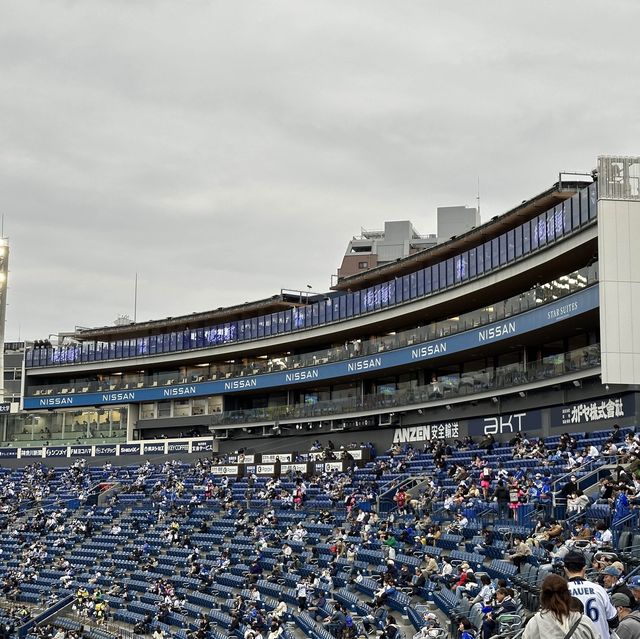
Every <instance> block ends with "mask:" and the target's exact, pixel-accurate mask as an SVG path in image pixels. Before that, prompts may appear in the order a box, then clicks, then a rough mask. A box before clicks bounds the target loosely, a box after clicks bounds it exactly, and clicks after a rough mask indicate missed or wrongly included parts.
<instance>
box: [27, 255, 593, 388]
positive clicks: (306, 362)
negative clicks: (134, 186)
mask: <svg viewBox="0 0 640 639" xmlns="http://www.w3.org/2000/svg"><path fill="white" fill-rule="evenodd" d="M597 282H598V264H597V263H595V264H592V265H591V266H587V267H584V268H582V269H580V270H578V271H575V272H573V273H569V274H568V275H565V276H562V277H559V278H557V279H555V280H553V281H551V282H547V283H545V284H542V285H540V286H537V287H536V288H535V289H533V290H530V291H526V292H524V293H521V294H519V295H515V296H513V297H510V298H508V299H505V300H500V301H498V302H495V303H493V304H491V305H488V306H486V307H484V308H481V309H478V310H474V311H470V312H468V313H464V314H462V315H460V316H456V317H452V318H449V319H444V320H441V321H438V322H432V323H430V324H428V325H427V326H419V327H416V328H411V329H409V330H405V331H398V332H397V333H396V334H394V335H387V336H384V337H381V338H372V339H369V340H354V341H351V342H347V343H346V344H344V345H342V346H339V347H335V348H328V349H322V350H317V351H311V352H308V353H304V354H301V355H289V356H282V357H270V358H265V359H256V360H255V361H252V362H248V363H245V364H215V365H214V364H212V365H209V366H207V367H197V368H194V369H192V370H193V372H192V373H190V374H188V375H185V374H180V373H179V372H178V371H173V372H167V373H156V374H154V375H144V374H136V375H131V374H127V373H125V374H124V375H117V376H114V375H111V376H107V377H105V378H103V379H101V381H95V380H79V381H75V382H73V381H69V382H66V383H63V384H49V385H29V386H28V388H27V393H26V394H27V395H28V396H38V395H57V394H62V395H65V394H69V393H92V392H112V391H122V390H134V389H137V388H148V387H154V386H168V385H172V384H186V383H197V382H204V381H216V380H219V379H227V378H235V377H246V376H251V375H260V374H266V373H273V372H281V371H286V370H295V369H299V368H306V367H309V366H317V365H318V364H327V363H331V362H339V361H344V360H348V359H351V358H354V357H363V356H370V355H377V354H379V353H382V352H386V351H391V350H395V349H398V348H404V347H406V346H412V345H414V344H421V343H423V342H427V341H431V340H435V339H440V338H442V337H447V336H449V335H455V334H457V333H461V332H463V331H467V330H470V329H473V328H477V327H479V326H484V325H486V324H491V323H493V322H497V321H500V320H503V319H507V318H510V317H513V316H515V315H519V314H521V313H524V312H526V311H529V310H531V309H534V308H538V307H540V306H544V305H545V304H548V303H550V302H556V301H557V300H559V299H562V298H564V297H567V296H568V295H572V294H573V293H577V292H579V291H581V290H583V289H585V288H588V287H589V286H592V285H593V284H597Z"/></svg>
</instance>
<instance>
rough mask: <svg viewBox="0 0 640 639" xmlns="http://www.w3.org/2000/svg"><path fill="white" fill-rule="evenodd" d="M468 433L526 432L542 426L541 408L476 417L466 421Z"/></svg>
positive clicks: (500, 433) (501, 433)
mask: <svg viewBox="0 0 640 639" xmlns="http://www.w3.org/2000/svg"><path fill="white" fill-rule="evenodd" d="M468 428H469V431H468V432H469V435H504V434H511V433H527V432H530V431H535V430H540V429H541V428H542V411H541V410H522V411H520V412H518V413H506V414H504V415H491V416H489V417H478V418H477V419H470V420H469V422H468Z"/></svg>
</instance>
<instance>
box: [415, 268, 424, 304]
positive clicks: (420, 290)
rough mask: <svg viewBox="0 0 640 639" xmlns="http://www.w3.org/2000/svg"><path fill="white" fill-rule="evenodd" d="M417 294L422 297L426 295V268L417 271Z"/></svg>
mask: <svg viewBox="0 0 640 639" xmlns="http://www.w3.org/2000/svg"><path fill="white" fill-rule="evenodd" d="M416 295H417V296H418V297H422V296H423V295H424V269H423V268H421V269H420V270H419V271H418V272H417V273H416Z"/></svg>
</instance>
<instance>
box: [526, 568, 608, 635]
mask: <svg viewBox="0 0 640 639" xmlns="http://www.w3.org/2000/svg"><path fill="white" fill-rule="evenodd" d="M522 639H600V633H599V632H598V631H597V630H596V627H595V626H594V625H593V622H592V621H591V619H589V617H587V616H586V615H584V614H582V613H580V612H577V611H576V610H575V606H574V605H573V604H572V601H571V593H570V592H569V587H568V586H567V581H566V580H565V579H564V578H563V577H560V575H549V576H548V577H547V578H546V579H545V580H544V581H543V582H542V588H541V589H540V611H539V612H537V613H536V614H535V615H534V616H533V617H531V619H530V620H529V623H528V624H527V627H526V628H525V630H524V635H523V637H522Z"/></svg>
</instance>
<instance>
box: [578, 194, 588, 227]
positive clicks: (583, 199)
mask: <svg viewBox="0 0 640 639" xmlns="http://www.w3.org/2000/svg"><path fill="white" fill-rule="evenodd" d="M588 221H589V190H588V189H582V191H580V223H581V224H586V223H587V222H588Z"/></svg>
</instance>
